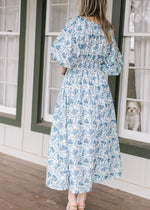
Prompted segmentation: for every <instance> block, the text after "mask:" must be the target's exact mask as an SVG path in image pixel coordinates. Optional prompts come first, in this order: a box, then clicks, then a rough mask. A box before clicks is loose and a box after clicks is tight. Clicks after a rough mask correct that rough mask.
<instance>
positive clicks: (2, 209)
mask: <svg viewBox="0 0 150 210" xmlns="http://www.w3.org/2000/svg"><path fill="white" fill-rule="evenodd" d="M45 178H46V167H43V166H40V165H38V164H34V163H31V162H29V161H24V160H22V159H19V158H15V157H12V156H9V155H6V154H3V153H0V210H7V209H8V210H10V209H13V210H55V209H56V210H57V209H59V210H65V207H66V204H67V193H68V190H64V191H59V190H53V189H50V188H48V187H47V186H45ZM135 209H136V210H150V200H147V199H144V198H141V197H138V196H134V195H132V194H129V193H126V192H123V191H121V190H118V189H113V188H110V187H107V186H105V185H103V184H97V183H94V184H93V187H92V191H91V192H88V194H87V200H86V209H85V210H135Z"/></svg>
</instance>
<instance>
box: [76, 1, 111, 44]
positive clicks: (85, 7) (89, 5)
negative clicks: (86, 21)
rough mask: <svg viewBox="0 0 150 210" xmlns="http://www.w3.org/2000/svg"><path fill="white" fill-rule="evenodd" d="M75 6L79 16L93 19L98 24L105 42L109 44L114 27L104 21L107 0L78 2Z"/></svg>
mask: <svg viewBox="0 0 150 210" xmlns="http://www.w3.org/2000/svg"><path fill="white" fill-rule="evenodd" d="M77 5H78V7H79V15H80V16H88V17H95V18H96V19H97V20H98V21H99V22H100V25H101V27H102V30H103V32H104V34H105V37H106V40H107V42H108V43H111V37H112V34H113V32H114V27H113V25H112V24H111V23H110V22H109V21H108V20H107V19H106V11H107V0H78V3H77ZM111 29H112V30H111Z"/></svg>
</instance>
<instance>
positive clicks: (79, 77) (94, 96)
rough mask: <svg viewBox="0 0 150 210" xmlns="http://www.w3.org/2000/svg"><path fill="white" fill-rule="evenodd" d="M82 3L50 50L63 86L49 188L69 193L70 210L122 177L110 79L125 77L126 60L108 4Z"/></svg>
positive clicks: (51, 151)
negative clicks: (97, 187)
mask: <svg viewBox="0 0 150 210" xmlns="http://www.w3.org/2000/svg"><path fill="white" fill-rule="evenodd" d="M79 2H80V5H79V8H80V13H79V14H80V15H79V16H76V17H73V18H70V19H69V20H68V21H67V23H66V25H65V27H64V29H63V30H62V31H61V33H60V34H59V35H58V37H57V38H56V40H55V41H54V42H53V44H52V47H51V55H52V56H53V58H54V60H55V61H57V62H58V63H59V64H60V66H61V67H60V71H61V73H62V74H63V75H64V80H63V83H62V86H61V89H60V92H59V95H58V98H57V102H56V106H55V110H54V115H53V122H52V127H51V133H50V142H49V149H48V162H47V175H46V186H47V187H49V188H52V189H57V190H66V189H68V200H69V201H68V203H67V207H66V209H77V207H78V210H81V209H82V210H83V209H84V207H85V200H86V196H87V192H90V191H91V190H92V183H102V182H103V181H105V180H110V179H113V178H117V177H120V176H121V175H122V171H121V168H122V167H121V166H122V165H121V155H120V148H119V142H118V133H117V126H116V118H115V111H114V104H113V100H112V96H111V92H110V89H109V85H108V81H107V75H118V74H119V73H120V72H121V70H122V67H123V57H122V55H121V53H120V51H119V49H118V46H117V44H116V41H115V38H114V32H113V26H112V25H111V23H110V22H109V21H108V20H107V19H106V17H105V15H106V8H107V0H92V1H91V0H80V1H79ZM76 194H78V196H77V199H76Z"/></svg>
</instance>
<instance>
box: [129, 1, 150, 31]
mask: <svg viewBox="0 0 150 210" xmlns="http://www.w3.org/2000/svg"><path fill="white" fill-rule="evenodd" d="M129 5H130V6H129V11H130V15H129V23H128V30H129V32H140V33H141V32H144V33H145V32H150V0H130V2H129Z"/></svg>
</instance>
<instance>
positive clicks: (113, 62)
mask: <svg viewBox="0 0 150 210" xmlns="http://www.w3.org/2000/svg"><path fill="white" fill-rule="evenodd" d="M111 41H112V44H109V47H108V49H107V54H106V57H105V59H104V63H103V66H102V70H103V71H104V72H105V73H106V74H107V75H119V74H120V72H121V71H122V70H123V56H122V54H121V52H120V50H119V48H118V46H117V43H116V40H115V36H114V34H113V35H112V40H111Z"/></svg>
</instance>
